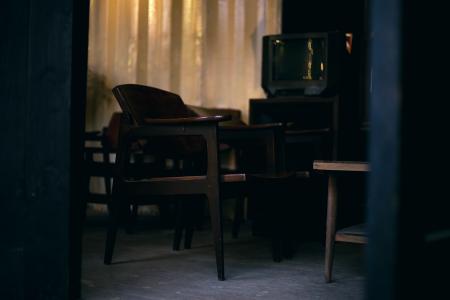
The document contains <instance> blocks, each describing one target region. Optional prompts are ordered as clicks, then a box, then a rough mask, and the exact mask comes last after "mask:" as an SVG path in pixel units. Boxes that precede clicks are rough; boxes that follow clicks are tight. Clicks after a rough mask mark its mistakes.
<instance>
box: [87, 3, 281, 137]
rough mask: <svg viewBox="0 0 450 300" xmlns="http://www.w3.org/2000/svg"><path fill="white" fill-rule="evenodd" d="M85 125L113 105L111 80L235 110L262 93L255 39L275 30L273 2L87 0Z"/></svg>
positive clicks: (96, 124) (277, 12) (102, 121)
mask: <svg viewBox="0 0 450 300" xmlns="http://www.w3.org/2000/svg"><path fill="white" fill-rule="evenodd" d="M90 8H91V12H90V14H91V15H90V29H89V75H88V103H87V104H88V105H87V118H86V120H87V123H86V127H87V129H88V130H93V129H99V128H100V127H101V126H105V125H106V124H107V122H108V120H109V118H110V116H111V113H112V112H113V111H118V110H119V107H118V106H117V104H116V101H115V100H114V99H113V97H112V94H111V88H112V87H114V86H115V85H117V84H123V83H140V84H145V85H151V86H155V87H158V88H162V89H166V90H169V91H172V92H174V93H177V94H179V95H180V96H181V97H182V98H183V100H184V101H185V103H187V104H193V105H201V106H205V107H222V108H236V109H240V110H241V111H242V113H243V115H244V118H247V115H248V99H249V98H254V97H263V96H264V92H263V91H262V89H261V87H260V85H261V83H260V82H261V79H260V78H261V42H262V36H263V35H265V34H275V33H279V32H280V19H281V0H91V7H90Z"/></svg>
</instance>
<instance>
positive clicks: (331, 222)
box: [325, 174, 337, 283]
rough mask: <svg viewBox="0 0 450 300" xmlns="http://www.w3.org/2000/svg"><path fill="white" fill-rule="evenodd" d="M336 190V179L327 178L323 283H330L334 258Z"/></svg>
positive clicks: (332, 176)
mask: <svg viewBox="0 0 450 300" xmlns="http://www.w3.org/2000/svg"><path fill="white" fill-rule="evenodd" d="M336 208H337V188H336V177H335V176H334V175H333V174H330V176H329V177H328V200H327V228H326V240H325V281H326V282H327V283H328V282H331V271H332V268H333V258H334V239H335V234H336Z"/></svg>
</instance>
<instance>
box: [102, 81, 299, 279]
mask: <svg viewBox="0 0 450 300" xmlns="http://www.w3.org/2000/svg"><path fill="white" fill-rule="evenodd" d="M113 93H114V95H115V97H116V98H117V100H118V102H119V104H120V106H121V108H122V110H123V118H122V122H121V128H120V135H119V136H120V138H119V148H118V152H117V157H116V165H117V174H116V176H115V178H114V184H113V202H112V203H113V205H112V214H111V219H110V220H111V222H110V225H109V228H108V234H107V241H106V247H105V264H110V263H111V261H112V254H113V248H114V243H115V239H116V232H117V228H118V224H119V217H120V214H119V212H120V211H121V210H123V208H124V206H127V205H129V202H128V199H130V198H133V199H138V197H139V196H143V197H145V198H141V199H143V201H149V200H154V199H157V200H161V201H163V199H167V198H169V199H174V198H176V199H180V200H185V199H190V198H192V196H195V195H204V196H206V198H207V200H208V203H209V212H210V217H211V227H212V231H213V237H214V247H215V253H216V265H217V274H218V278H219V280H224V278H225V277H224V258H223V227H222V211H221V198H220V195H221V194H222V195H224V194H225V192H226V191H232V190H234V189H235V188H236V189H238V190H239V191H240V192H245V188H247V187H248V186H251V185H252V183H255V182H258V180H259V178H261V177H262V178H265V179H267V178H270V177H272V178H276V179H277V180H279V179H283V178H290V177H292V174H286V173H285V172H283V170H284V164H283V163H282V162H281V161H282V160H284V154H283V153H281V152H282V151H281V152H277V151H276V149H278V147H279V146H278V144H280V145H282V144H283V143H281V141H282V140H283V139H282V138H281V139H280V138H278V135H277V134H278V133H279V132H281V130H280V128H279V126H278V125H260V126H253V127H245V126H244V127H243V126H234V127H233V126H230V127H226V128H225V127H223V128H221V129H220V130H218V123H219V122H221V121H227V120H229V119H230V118H229V117H226V116H198V114H197V113H195V112H194V111H193V110H192V109H189V107H187V106H186V105H185V104H184V103H183V101H182V100H181V98H180V97H179V96H178V95H176V94H173V93H170V92H167V91H163V90H160V89H157V88H153V87H148V86H142V85H136V84H126V85H120V86H117V87H115V88H114V89H113ZM219 134H220V139H221V140H222V141H226V142H227V144H230V145H231V144H233V145H234V146H236V145H239V144H240V143H242V142H243V141H244V140H246V139H247V140H248V139H249V137H255V136H256V137H259V138H260V139H262V140H264V143H265V144H266V148H265V149H266V150H265V155H266V157H267V165H268V166H269V168H268V170H270V174H269V175H267V174H247V173H228V174H220V162H219V156H218V152H219V142H218V135H219ZM133 143H139V144H140V145H141V148H142V149H145V151H146V152H147V153H152V154H153V155H156V156H157V155H163V156H164V157H171V158H174V159H179V160H180V162H183V165H184V166H183V168H182V169H181V170H180V172H179V173H178V174H173V173H172V174H171V175H170V176H165V174H161V173H160V171H161V170H156V171H157V172H156V173H155V172H153V171H154V170H152V169H150V168H147V169H146V170H144V172H140V171H136V170H139V166H138V165H137V166H136V164H133V163H132V162H131V161H130V158H131V153H132V149H131V145H132V144H133ZM135 167H137V168H135ZM141 171H142V170H141ZM158 172H159V173H158ZM275 174H276V175H275ZM243 183H246V184H244V185H243ZM224 185H227V189H224V188H223V187H224ZM221 188H222V189H221ZM191 237H192V234H191V233H186V240H190V239H191Z"/></svg>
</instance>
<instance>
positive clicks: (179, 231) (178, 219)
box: [172, 200, 184, 251]
mask: <svg viewBox="0 0 450 300" xmlns="http://www.w3.org/2000/svg"><path fill="white" fill-rule="evenodd" d="M183 223H184V222H183V203H182V202H181V200H177V202H176V213H175V233H174V237H173V244H172V249H173V251H179V250H180V244H181V238H182V236H183Z"/></svg>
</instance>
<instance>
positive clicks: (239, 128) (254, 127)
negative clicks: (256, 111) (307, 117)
mask: <svg viewBox="0 0 450 300" xmlns="http://www.w3.org/2000/svg"><path fill="white" fill-rule="evenodd" d="M277 128H280V129H281V128H283V124H282V123H268V124H257V125H226V126H222V127H220V129H219V130H220V131H221V132H226V131H229V132H239V131H241V132H245V131H261V130H267V129H277Z"/></svg>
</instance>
